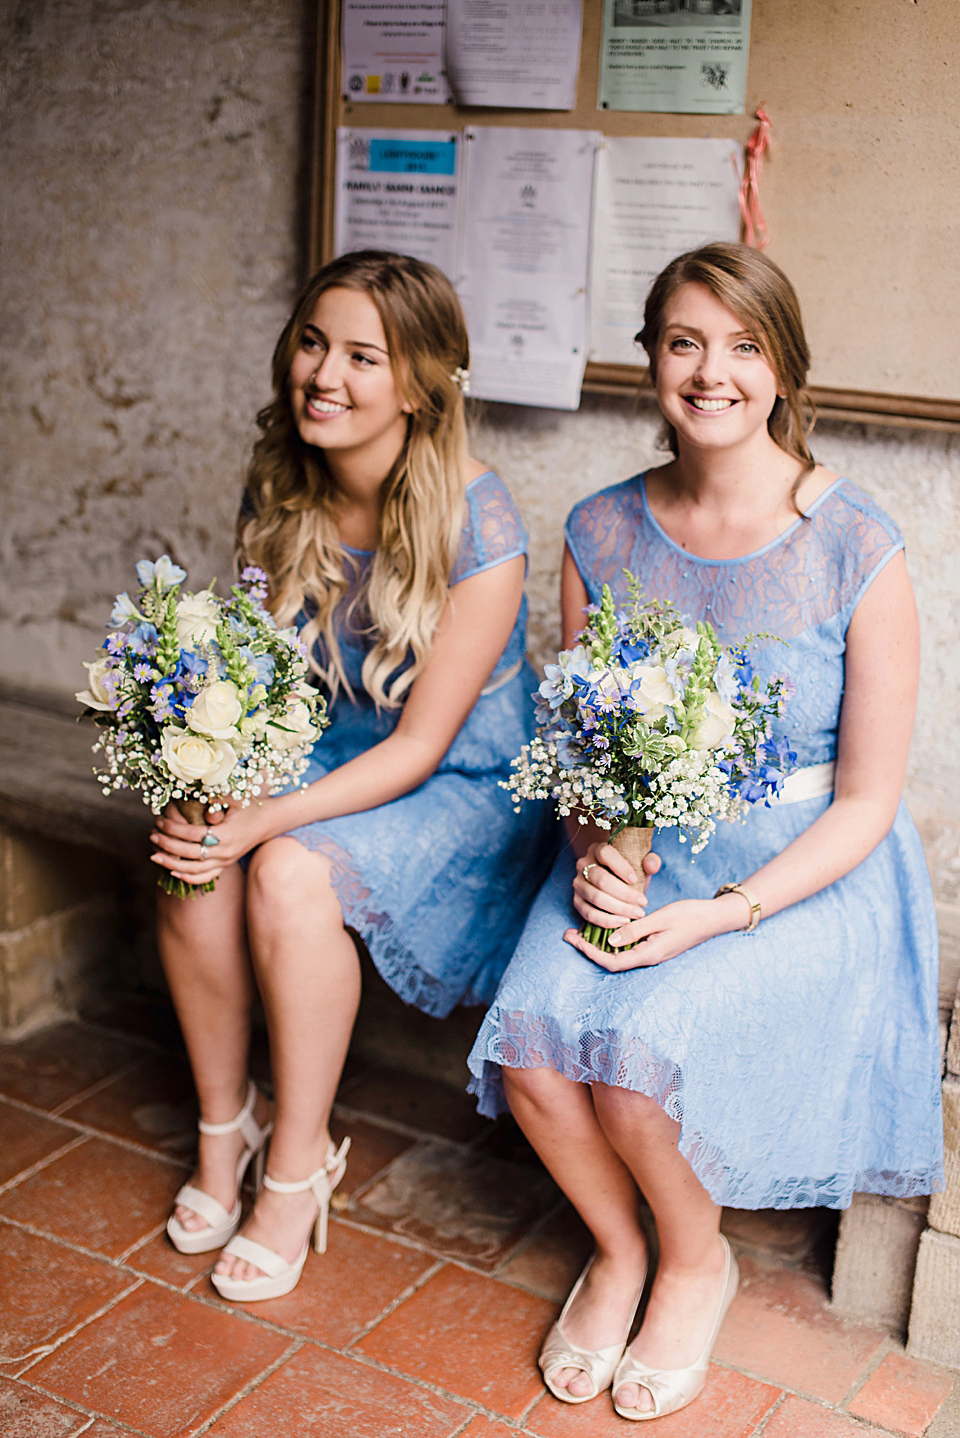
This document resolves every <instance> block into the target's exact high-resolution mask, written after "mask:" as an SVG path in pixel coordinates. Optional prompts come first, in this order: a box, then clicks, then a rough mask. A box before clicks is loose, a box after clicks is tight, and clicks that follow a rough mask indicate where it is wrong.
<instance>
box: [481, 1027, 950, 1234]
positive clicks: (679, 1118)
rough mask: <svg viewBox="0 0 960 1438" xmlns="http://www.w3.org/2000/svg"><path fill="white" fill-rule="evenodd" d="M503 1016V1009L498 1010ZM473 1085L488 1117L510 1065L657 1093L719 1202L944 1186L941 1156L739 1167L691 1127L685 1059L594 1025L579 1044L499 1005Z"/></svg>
mask: <svg viewBox="0 0 960 1438" xmlns="http://www.w3.org/2000/svg"><path fill="white" fill-rule="evenodd" d="M494 1016H495V1017H494ZM469 1064H470V1069H471V1072H472V1073H473V1078H472V1079H471V1080H470V1083H469V1084H468V1086H467V1090H468V1092H469V1093H472V1094H475V1095H476V1096H477V1107H478V1109H479V1111H480V1113H481V1114H483V1115H484V1117H486V1118H496V1116H497V1114H498V1113H502V1112H503V1111H504V1110H507V1109H508V1108H509V1105H508V1104H507V1100H506V1096H505V1094H504V1090H503V1078H502V1073H501V1069H502V1068H520V1069H523V1068H553V1069H555V1070H556V1071H557V1073H560V1074H563V1076H564V1077H565V1078H568V1079H572V1080H573V1082H574V1083H602V1084H608V1085H610V1086H611V1087H614V1088H626V1089H631V1090H632V1091H633V1092H635V1093H642V1094H646V1095H647V1097H648V1098H653V1099H656V1101H657V1103H658V1104H659V1105H660V1107H661V1108H662V1109H663V1111H664V1112H665V1113H666V1114H667V1115H668V1117H669V1118H672V1119H674V1120H675V1121H676V1122H677V1123H679V1124H680V1126H681V1131H680V1145H679V1147H680V1152H681V1154H682V1155H683V1157H684V1158H685V1159H686V1160H687V1162H688V1163H689V1165H690V1167H691V1168H692V1169H693V1171H694V1173H695V1174H696V1176H697V1178H698V1179H699V1180H700V1182H701V1183H702V1184H703V1186H704V1188H705V1189H706V1190H707V1192H708V1194H709V1195H710V1197H711V1198H712V1199H713V1202H714V1203H717V1204H723V1205H725V1206H726V1207H729V1208H744V1209H756V1208H780V1209H788V1208H849V1206H850V1203H851V1201H852V1198H853V1195H854V1193H873V1194H880V1195H882V1196H884V1197H887V1198H919V1197H922V1196H924V1195H926V1194H930V1193H937V1192H939V1191H941V1190H942V1189H943V1187H944V1182H943V1170H942V1167H941V1166H940V1164H939V1161H934V1162H932V1163H930V1164H929V1165H927V1166H925V1167H924V1168H922V1169H921V1170H919V1171H915V1172H910V1171H908V1172H896V1171H887V1170H877V1169H851V1170H850V1171H845V1172H837V1173H833V1174H829V1175H825V1176H822V1177H815V1176H807V1175H804V1176H792V1177H785V1178H771V1177H769V1176H765V1177H763V1178H760V1177H758V1176H756V1175H751V1174H748V1173H743V1172H739V1171H737V1170H736V1169H733V1168H731V1167H730V1166H729V1165H728V1163H727V1161H726V1159H725V1157H724V1154H723V1152H722V1150H721V1149H720V1148H719V1147H718V1146H717V1145H716V1144H715V1143H712V1142H711V1141H710V1139H709V1138H708V1137H707V1136H706V1135H703V1134H696V1133H689V1132H687V1131H686V1130H685V1129H684V1127H683V1121H684V1112H683V1074H682V1071H681V1069H680V1067H679V1066H678V1065H677V1064H674V1063H672V1062H670V1061H669V1060H665V1059H662V1058H660V1057H659V1056H658V1055H656V1054H655V1053H654V1052H653V1051H652V1050H651V1049H649V1048H648V1047H647V1046H646V1045H643V1044H640V1043H638V1042H636V1041H631V1042H630V1043H629V1044H623V1043H621V1042H620V1040H619V1038H618V1037H617V1036H616V1035H614V1034H612V1033H606V1034H595V1033H586V1034H583V1035H582V1036H581V1038H580V1041H579V1043H578V1046H577V1050H576V1051H574V1049H573V1048H572V1047H571V1045H569V1044H565V1043H564V1042H563V1041H562V1040H561V1039H560V1037H559V1033H558V1032H557V1030H556V1025H555V1024H554V1023H552V1022H551V1021H550V1020H547V1019H543V1018H539V1019H537V1020H531V1019H530V1018H529V1017H528V1016H527V1015H524V1014H520V1013H513V1014H504V1013H502V1012H501V1011H500V1010H499V1009H497V1008H492V1009H491V1010H490V1012H489V1013H488V1015H487V1017H486V1018H485V1019H484V1021H483V1024H482V1025H481V1028H480V1032H479V1034H478V1035H477V1039H476V1042H475V1044H474V1046H473V1051H472V1053H471V1054H470V1059H469Z"/></svg>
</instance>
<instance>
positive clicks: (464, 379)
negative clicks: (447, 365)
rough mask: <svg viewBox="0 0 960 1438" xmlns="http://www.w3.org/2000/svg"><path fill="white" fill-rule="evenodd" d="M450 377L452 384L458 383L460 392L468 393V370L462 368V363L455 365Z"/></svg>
mask: <svg viewBox="0 0 960 1438" xmlns="http://www.w3.org/2000/svg"><path fill="white" fill-rule="evenodd" d="M450 378H451V379H452V380H453V382H454V384H458V385H459V386H460V393H461V394H469V393H470V371H469V370H468V369H464V368H463V366H462V365H457V367H456V369H455V370H454V372H453V374H452V375H451V376H450Z"/></svg>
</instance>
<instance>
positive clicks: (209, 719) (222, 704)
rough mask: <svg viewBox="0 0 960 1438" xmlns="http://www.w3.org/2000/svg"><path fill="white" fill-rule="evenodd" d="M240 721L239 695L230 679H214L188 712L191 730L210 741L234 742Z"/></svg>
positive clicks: (241, 711)
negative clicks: (208, 738) (227, 740)
mask: <svg viewBox="0 0 960 1438" xmlns="http://www.w3.org/2000/svg"><path fill="white" fill-rule="evenodd" d="M242 718H243V705H242V703H241V702H240V691H239V690H238V688H237V686H236V684H231V682H230V680H229V679H215V680H214V682H213V683H212V684H208V685H207V687H206V688H205V689H201V690H200V693H199V694H198V695H197V697H196V699H194V701H193V703H192V704H191V705H190V708H189V709H188V710H187V723H188V724H189V726H190V728H191V729H195V730H196V731H197V733H199V734H209V735H210V737H211V738H213V739H234V738H236V734H237V727H236V726H237V722H238V720H240V719H242Z"/></svg>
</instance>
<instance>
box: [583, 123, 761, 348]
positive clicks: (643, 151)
mask: <svg viewBox="0 0 960 1438" xmlns="http://www.w3.org/2000/svg"><path fill="white" fill-rule="evenodd" d="M742 163H743V155H742V150H741V148H740V146H738V145H736V144H735V143H734V142H733V141H732V140H679V139H678V140H671V139H654V138H643V139H633V138H631V139H616V138H612V137H610V136H607V137H605V138H604V141H603V144H602V147H601V149H600V151H599V154H598V155H597V175H596V188H595V192H594V222H593V244H592V252H591V253H592V262H591V277H590V358H591V359H592V360H597V361H599V362H601V363H606V364H643V363H644V362H645V356H644V353H643V350H642V349H640V348H639V346H638V345H636V344H635V343H634V336H635V335H636V333H637V331H638V330H639V329H641V328H642V325H643V306H644V301H645V300H646V298H647V293H648V291H649V289H650V286H651V284H652V283H653V281H654V279H655V278H656V276H657V275H658V274H659V273H660V271H661V270H662V269H663V267H664V266H665V265H666V264H668V263H669V262H670V260H672V259H674V258H675V256H677V255H679V254H683V253H684V252H685V251H686V250H692V249H695V248H696V246H697V245H702V244H706V243H708V242H709V241H710V240H737V239H739V237H740V205H739V201H738V198H737V195H738V190H739V186H740V168H741V166H742Z"/></svg>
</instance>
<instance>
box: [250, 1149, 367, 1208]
mask: <svg viewBox="0 0 960 1438" xmlns="http://www.w3.org/2000/svg"><path fill="white" fill-rule="evenodd" d="M349 1148H350V1140H349V1138H345V1139H344V1140H343V1143H342V1144H341V1145H340V1147H339V1148H334V1146H333V1144H331V1145H330V1151H329V1153H328V1154H327V1156H326V1158H325V1159H324V1161H323V1163H322V1164H321V1165H320V1167H319V1168H318V1169H317V1171H316V1173H312V1174H311V1175H310V1177H309V1178H301V1179H297V1181H296V1182H295V1183H281V1181H280V1180H279V1179H277V1178H271V1177H270V1175H269V1174H268V1173H265V1174H264V1175H263V1186H264V1188H269V1189H270V1190H271V1192H273V1193H306V1192H307V1190H308V1189H314V1190H315V1189H316V1187H318V1186H323V1187H326V1188H327V1189H332V1188H335V1187H336V1185H337V1183H339V1181H340V1178H341V1177H342V1169H343V1168H346V1162H347V1151H348V1149H349ZM338 1170H341V1172H340V1173H338ZM334 1175H337V1176H336V1177H334ZM321 1180H325V1184H323V1185H321ZM331 1180H332V1182H331ZM315 1196H316V1194H315ZM326 1197H328V1198H329V1193H328V1194H327V1195H326ZM317 1201H318V1202H322V1201H323V1200H321V1199H320V1198H319V1197H318V1198H317Z"/></svg>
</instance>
